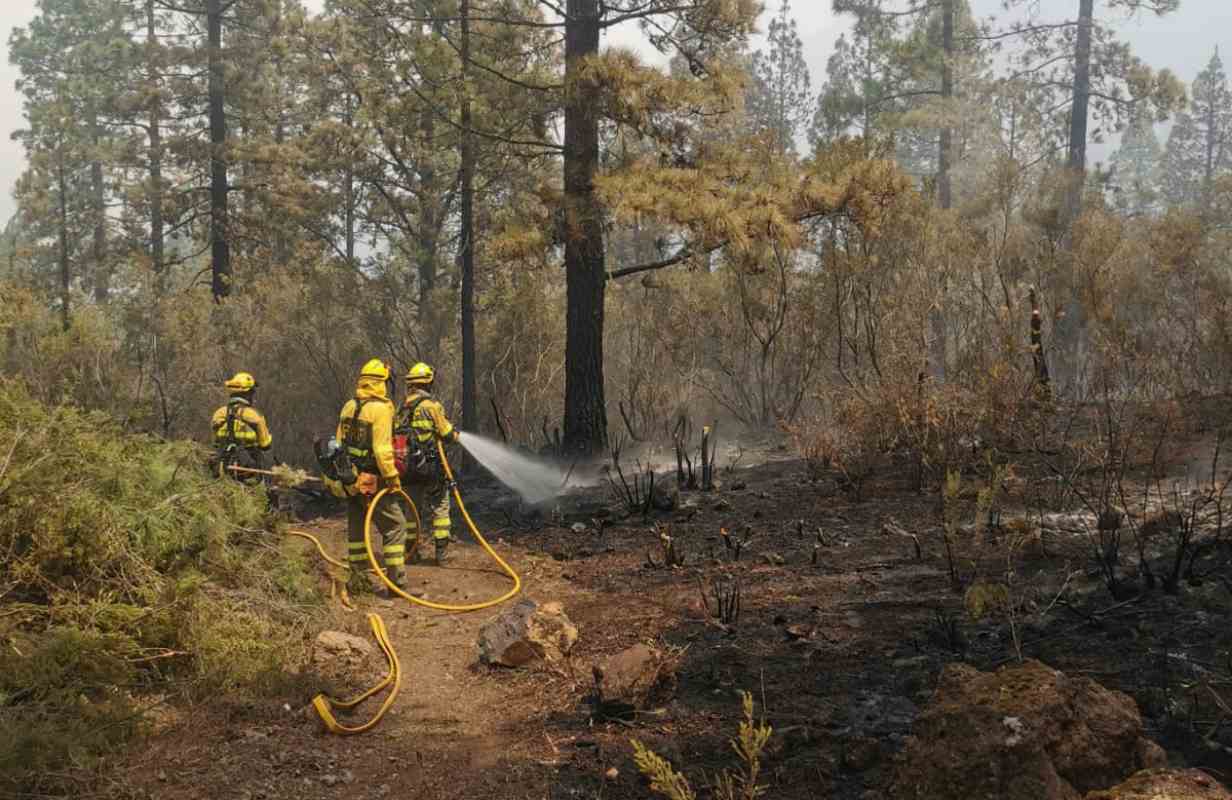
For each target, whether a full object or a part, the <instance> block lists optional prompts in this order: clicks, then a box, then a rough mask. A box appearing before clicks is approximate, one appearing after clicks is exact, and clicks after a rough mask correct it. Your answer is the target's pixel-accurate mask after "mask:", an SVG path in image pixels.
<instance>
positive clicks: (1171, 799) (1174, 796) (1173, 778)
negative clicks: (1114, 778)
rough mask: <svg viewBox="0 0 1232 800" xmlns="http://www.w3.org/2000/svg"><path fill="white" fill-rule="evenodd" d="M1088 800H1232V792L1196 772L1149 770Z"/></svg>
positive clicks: (1087, 797) (1094, 794) (1201, 773)
mask: <svg viewBox="0 0 1232 800" xmlns="http://www.w3.org/2000/svg"><path fill="white" fill-rule="evenodd" d="M1084 800H1232V792H1229V791H1228V790H1227V789H1225V788H1224V787H1223V785H1222V784H1220V783H1219V781H1217V780H1215V779H1214V778H1212V777H1211V776H1210V775H1207V774H1206V773H1205V772H1202V771H1200V770H1196V769H1148V770H1143V771H1142V772H1139V773H1137V774H1135V775H1134V776H1133V777H1131V778H1130V779H1129V780H1127V781H1125V782H1124V783H1122V784H1118V785H1117V786H1114V787H1112V788H1111V789H1103V790H1100V791H1096V792H1091V793H1090V794H1088V795H1087V796H1086V798H1085V799H1084Z"/></svg>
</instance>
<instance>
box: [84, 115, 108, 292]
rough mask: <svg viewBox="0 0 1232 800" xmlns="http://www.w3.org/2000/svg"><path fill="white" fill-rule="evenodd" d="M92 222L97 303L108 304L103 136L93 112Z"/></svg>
mask: <svg viewBox="0 0 1232 800" xmlns="http://www.w3.org/2000/svg"><path fill="white" fill-rule="evenodd" d="M89 124H90V147H91V150H93V152H92V153H91V154H90V221H91V223H92V226H91V227H92V228H93V236H92V238H91V242H90V264H91V267H92V268H93V269H92V271H93V275H92V276H91V277H92V278H93V280H92V283H93V284H94V301H95V302H97V303H105V302H107V298H108V297H109V296H110V295H111V275H110V273H109V267H108V264H107V200H106V187H105V186H104V183H103V162H102V157H101V154H100V153H99V148H100V147H102V143H103V135H102V131H101V129H100V126H99V122H98V114H97V113H96V112H93V111H91V113H90V122H89Z"/></svg>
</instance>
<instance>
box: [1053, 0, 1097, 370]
mask: <svg viewBox="0 0 1232 800" xmlns="http://www.w3.org/2000/svg"><path fill="white" fill-rule="evenodd" d="M1094 18H1095V0H1079V4H1078V37H1077V40H1076V42H1075V45H1074V95H1073V106H1072V108H1071V109H1070V119H1069V148H1068V158H1067V161H1066V168H1067V171H1068V175H1067V176H1066V190H1065V198H1064V201H1063V206H1062V209H1061V212H1062V215H1061V222H1062V225H1063V228H1064V231H1065V233H1064V240H1063V243H1064V247H1063V253H1064V255H1065V256H1067V259H1066V261H1067V263H1065V264H1063V265H1062V267H1063V268H1064V269H1066V270H1067V271H1068V273H1069V280H1067V281H1062V284H1063V286H1062V288H1061V291H1060V292H1059V293H1058V294H1057V296H1059V297H1061V298H1063V301H1062V302H1063V305H1062V308H1063V312H1064V313H1063V314H1062V315H1061V318H1060V319H1058V320H1057V322H1056V324H1055V325H1054V326H1053V338H1054V340H1055V341H1054V345H1053V353H1054V356H1055V359H1054V365H1055V367H1056V375H1055V378H1056V382H1057V384H1058V386H1059V389H1060V390H1061V391H1063V392H1070V393H1077V390H1078V389H1079V388H1080V387H1079V382H1080V377H1081V376H1080V374H1079V373H1080V371H1081V363H1082V352H1083V340H1084V338H1085V332H1086V309H1085V308H1084V307H1083V303H1082V297H1081V287H1080V286H1079V285H1078V280H1077V279H1078V275H1077V274H1076V271H1075V269H1074V263H1073V258H1072V255H1073V226H1074V223H1075V222H1076V221H1077V219H1078V217H1079V215H1080V214H1081V213H1082V196H1083V190H1084V189H1085V188H1086V167H1087V119H1088V117H1089V113H1090V105H1091V33H1092V29H1093V27H1094V24H1095V19H1094Z"/></svg>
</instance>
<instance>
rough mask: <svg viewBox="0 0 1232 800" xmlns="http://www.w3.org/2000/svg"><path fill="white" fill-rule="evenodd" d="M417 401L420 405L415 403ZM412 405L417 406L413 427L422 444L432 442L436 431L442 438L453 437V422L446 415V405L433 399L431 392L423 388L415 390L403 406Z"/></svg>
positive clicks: (412, 421) (408, 406)
mask: <svg viewBox="0 0 1232 800" xmlns="http://www.w3.org/2000/svg"><path fill="white" fill-rule="evenodd" d="M416 403H418V405H415V404H416ZM411 406H415V413H414V415H413V416H412V418H411V427H412V428H413V429H414V431H415V439H416V440H417V441H419V443H420V444H427V443H430V442H431V441H432V435H433V434H434V433H435V434H436V435H437V436H439V437H440V438H442V439H446V440H449V439H452V438H453V436H454V430H453V424H452V423H451V422H450V421H449V418H448V417H446V416H445V407H444V406H442V405H441V404H440V402H439V401H437V400H435V399H433V397H432V396H431V395H430V394H428V393H427V392H425V391H422V390H421V391H417V392H415V393H414V394H412V395H411V396H410V397H408V398H406V400H405V402H404V403H403V408H410V407H411Z"/></svg>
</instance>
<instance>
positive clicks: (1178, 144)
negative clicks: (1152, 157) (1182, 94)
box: [1162, 49, 1232, 208]
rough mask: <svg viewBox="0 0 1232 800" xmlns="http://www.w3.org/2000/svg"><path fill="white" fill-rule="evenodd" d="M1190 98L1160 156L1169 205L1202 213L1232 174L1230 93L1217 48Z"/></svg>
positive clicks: (1198, 78)
mask: <svg viewBox="0 0 1232 800" xmlns="http://www.w3.org/2000/svg"><path fill="white" fill-rule="evenodd" d="M1192 94H1193V98H1192V100H1191V101H1190V105H1189V108H1188V109H1187V110H1186V111H1184V112H1182V113H1181V114H1180V115H1179V116H1178V117H1177V120H1176V124H1175V125H1173V126H1172V132H1171V134H1170V135H1169V137H1168V145H1167V148H1166V150H1165V151H1164V157H1163V178H1162V181H1163V196H1164V199H1165V200H1166V201H1167V202H1168V203H1169V204H1170V205H1173V206H1194V207H1200V208H1205V207H1206V206H1207V205H1208V204H1209V203H1210V199H1211V192H1212V190H1213V188H1214V184H1215V180H1216V179H1217V178H1218V177H1219V176H1220V175H1222V174H1225V173H1227V172H1229V171H1232V90H1230V89H1229V87H1228V78H1227V75H1226V73H1225V72H1224V67H1223V60H1222V59H1221V58H1220V57H1219V50H1218V49H1216V50H1215V53H1214V54H1213V55H1212V56H1211V60H1210V61H1209V62H1208V63H1207V65H1206V68H1205V69H1203V70H1202V72H1200V73H1198V76H1197V77H1196V78H1195V79H1194V82H1193V87H1192Z"/></svg>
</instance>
